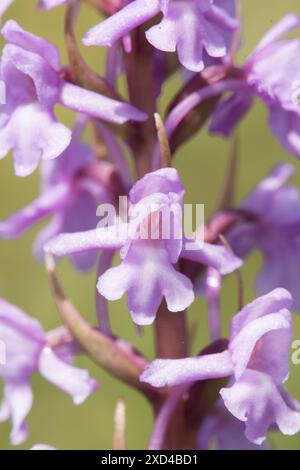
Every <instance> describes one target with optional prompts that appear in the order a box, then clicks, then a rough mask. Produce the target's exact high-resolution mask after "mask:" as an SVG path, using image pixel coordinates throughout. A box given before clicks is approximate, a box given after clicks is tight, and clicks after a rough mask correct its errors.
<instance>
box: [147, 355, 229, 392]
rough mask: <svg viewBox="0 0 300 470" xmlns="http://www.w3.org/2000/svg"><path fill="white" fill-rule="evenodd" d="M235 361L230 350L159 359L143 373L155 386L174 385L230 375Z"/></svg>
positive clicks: (148, 381)
mask: <svg viewBox="0 0 300 470" xmlns="http://www.w3.org/2000/svg"><path fill="white" fill-rule="evenodd" d="M232 373H233V363H232V361H231V356H230V353H229V352H228V351H224V352H222V353H219V354H209V355H206V356H198V357H189V358H186V359H157V360H156V361H154V362H152V364H150V366H149V367H148V368H147V369H146V370H145V372H144V373H143V374H142V375H141V378H140V380H141V381H142V382H146V383H149V384H150V385H152V386H153V387H166V386H169V387H172V386H174V385H180V384H185V383H192V382H196V381H198V380H206V379H215V378H221V377H228V376H230V375H231V374H232Z"/></svg>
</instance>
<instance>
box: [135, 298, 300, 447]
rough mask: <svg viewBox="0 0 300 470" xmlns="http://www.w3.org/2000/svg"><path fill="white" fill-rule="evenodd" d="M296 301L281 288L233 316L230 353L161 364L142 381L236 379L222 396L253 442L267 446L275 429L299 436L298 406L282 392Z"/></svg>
mask: <svg viewBox="0 0 300 470" xmlns="http://www.w3.org/2000/svg"><path fill="white" fill-rule="evenodd" d="M292 303H293V301H292V297H291V295H290V293H289V292H288V291H286V290H285V289H275V290H274V291H272V292H270V293H269V294H267V295H265V296H263V297H260V298H258V299H256V300H254V301H253V302H252V303H251V304H248V305H247V306H246V307H244V308H243V309H242V310H241V311H240V312H239V313H238V314H237V315H235V316H234V317H233V319H232V321H231V334H230V340H229V344H228V348H227V349H226V350H225V351H224V352H222V353H218V354H210V355H204V356H198V357H193V358H186V359H178V360H163V359H159V360H156V361H154V362H153V363H152V364H151V365H150V366H149V368H148V369H147V370H146V371H145V372H144V374H143V375H142V376H141V380H142V381H143V382H147V383H150V384H151V385H153V386H155V387H164V386H174V385H179V384H186V383H192V382H194V381H198V380H207V379H212V378H221V377H228V376H232V377H233V385H232V386H231V387H226V388H222V389H221V391H220V394H221V397H222V398H223V401H224V404H225V406H226V408H227V409H228V410H229V411H230V413H231V414H232V415H233V416H235V417H236V418H237V419H239V420H240V421H243V422H245V426H246V431H245V434H246V437H247V438H248V439H249V441H250V442H253V443H254V444H257V445H260V444H262V442H263V441H264V439H265V437H266V433H267V431H268V429H269V428H270V427H271V426H273V425H277V427H278V428H279V429H280V431H281V432H282V433H283V434H288V435H291V434H295V433H297V432H299V431H300V413H298V412H297V411H296V409H295V408H296V402H295V401H294V400H293V399H292V398H290V397H289V396H288V394H287V392H286V391H285V390H284V389H283V388H282V383H283V382H284V381H285V380H286V379H287V377H288V373H289V351H290V344H291V338H292V318H291V313H290V309H291V307H292Z"/></svg>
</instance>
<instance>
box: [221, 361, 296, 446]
mask: <svg viewBox="0 0 300 470" xmlns="http://www.w3.org/2000/svg"><path fill="white" fill-rule="evenodd" d="M220 394H221V396H222V398H223V400H224V403H225V406H226V407H227V408H228V410H229V411H230V412H231V413H232V414H233V415H234V416H235V417H236V418H237V419H239V420H241V421H244V422H245V423H246V432H245V433H246V437H247V438H248V439H249V441H251V442H253V443H255V444H258V445H260V444H262V442H263V441H264V440H265V438H266V433H267V431H268V429H269V428H270V427H271V426H272V425H274V424H277V426H278V427H279V429H280V431H281V432H282V433H283V434H287V435H293V434H296V433H297V432H299V431H300V413H298V412H296V411H295V410H294V409H292V408H291V407H290V406H289V405H288V404H287V403H286V401H285V399H284V397H283V395H282V394H281V393H280V390H279V389H278V388H277V387H276V385H275V383H274V382H273V380H272V378H271V377H270V376H269V375H267V374H263V373H261V372H257V371H252V370H247V371H246V373H245V374H244V375H243V376H242V377H241V378H240V380H239V381H238V382H236V383H235V384H234V385H233V386H232V387H230V388H223V389H222V390H221V391H220Z"/></svg>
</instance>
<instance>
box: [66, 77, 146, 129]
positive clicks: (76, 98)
mask: <svg viewBox="0 0 300 470" xmlns="http://www.w3.org/2000/svg"><path fill="white" fill-rule="evenodd" d="M60 102H61V103H62V104H63V105H64V106H66V107H67V108H70V109H72V110H73V111H77V112H80V113H84V114H88V115H89V116H93V117H96V118H99V119H103V120H104V121H108V122H113V123H116V124H124V123H125V122H127V121H130V120H132V121H145V120H146V119H147V115H146V114H145V113H143V112H142V111H139V110H138V109H137V108H135V107H134V106H132V105H131V104H128V103H122V102H121V101H116V100H113V99H111V98H107V97H106V96H103V95H100V94H99V93H95V92H94V91H90V90H85V89H84V88H80V87H78V86H76V85H72V84H71V83H66V82H64V83H63V85H62V87H61V93H60Z"/></svg>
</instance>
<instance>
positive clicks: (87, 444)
mask: <svg viewBox="0 0 300 470" xmlns="http://www.w3.org/2000/svg"><path fill="white" fill-rule="evenodd" d="M36 4H37V0H15V3H14V5H13V6H12V7H11V8H10V10H9V11H8V13H7V14H6V15H5V18H4V20H6V19H8V18H14V19H15V20H17V21H18V22H19V23H20V24H21V25H22V26H23V27H24V28H25V29H28V30H30V31H32V32H34V33H35V34H38V35H41V36H43V37H45V38H47V39H48V40H49V41H52V42H53V43H54V44H56V45H57V46H58V47H59V49H60V52H61V57H62V61H63V62H64V61H65V60H66V55H65V51H64V43H63V14H64V8H63V7H60V8H57V9H55V10H52V11H50V12H39V13H38V12H36V10H35V7H36ZM241 4H242V7H243V21H244V26H243V41H244V45H243V49H242V52H241V54H240V57H239V60H240V61H242V60H243V58H244V57H245V56H246V55H247V54H248V53H249V52H250V51H251V50H252V49H253V47H254V46H255V44H256V43H257V41H258V40H259V39H260V38H261V36H262V34H264V32H265V31H266V30H267V29H268V28H270V27H271V26H272V24H273V23H274V22H275V21H277V20H278V19H280V18H281V17H282V16H283V15H284V14H286V13H288V12H295V13H298V14H300V6H299V0H285V1H284V2H282V0H241ZM98 21H99V17H98V16H97V14H96V13H95V11H93V10H92V9H91V8H88V7H87V6H83V7H82V10H81V13H80V17H79V22H78V25H77V35H78V38H81V37H82V35H83V34H84V33H85V32H86V31H87V30H88V29H89V28H90V27H91V26H92V25H94V24H95V23H97V22H98ZM0 45H1V47H2V45H3V42H1V41H0ZM82 51H83V53H84V55H85V57H86V58H87V61H88V62H89V64H91V65H92V66H93V67H94V68H97V70H98V71H100V72H101V70H103V64H104V51H103V50H101V49H99V48H82ZM299 60H300V58H299ZM277 66H278V67H280V64H277ZM299 79H300V77H299ZM176 86H178V81H177V80H175V79H172V80H171V81H170V82H169V83H167V85H166V87H165V90H164V98H163V100H162V107H163V106H164V104H166V103H167V100H168V98H170V97H171V96H172V95H173V94H174V92H175V90H176ZM57 112H58V115H59V117H60V118H61V119H63V120H64V121H65V122H66V123H67V124H68V125H71V123H72V115H71V114H70V113H66V112H64V111H62V110H61V109H57ZM266 118H267V113H266V110H265V109H264V108H263V106H262V105H260V104H259V103H256V105H255V107H254V109H253V110H252V112H251V113H250V114H249V115H248V116H247V118H246V119H245V120H244V121H243V122H242V124H241V126H240V135H241V142H242V146H241V155H240V168H239V180H238V200H240V199H241V198H243V197H244V196H245V195H246V193H247V192H248V191H249V190H250V189H251V188H252V187H253V186H254V185H255V184H256V183H257V181H258V180H259V179H260V178H262V177H263V176H264V175H265V174H266V173H267V172H268V171H269V170H270V168H271V167H272V166H273V165H274V164H276V163H278V162H279V161H281V160H285V161H290V162H291V163H293V164H294V165H295V167H296V170H297V176H296V177H295V182H296V183H298V184H300V171H299V170H300V165H299V163H298V161H297V160H296V159H295V158H294V157H292V156H290V155H288V154H286V153H285V152H284V151H283V150H282V148H281V147H280V146H279V144H278V143H277V142H276V141H275V140H274V139H273V137H272V136H271V134H270V132H269V130H268V126H267V119H266ZM228 153H229V143H228V142H225V141H223V140H221V139H219V138H216V137H210V136H208V135H207V134H206V132H202V133H200V134H199V135H198V136H197V137H196V138H194V139H193V140H192V141H190V142H189V143H188V144H187V145H186V146H185V147H184V148H182V149H181V151H180V152H178V154H177V156H176V161H175V165H176V166H177V168H178V169H179V171H180V174H181V176H182V179H183V182H184V184H185V187H186V202H193V203H196V202H198V203H204V204H205V211H206V216H209V214H210V213H211V211H212V210H213V209H214V207H215V203H216V201H217V199H218V195H219V191H220V188H221V185H222V181H223V178H224V174H225V170H226V161H227V156H228ZM298 167H299V168H298ZM0 186H1V203H0V220H3V219H5V218H6V217H8V216H9V215H10V214H11V213H13V212H14V211H16V210H17V209H19V208H21V207H23V206H24V205H25V204H27V203H29V202H30V201H31V200H32V199H33V198H34V197H36V195H37V193H38V190H39V177H38V174H37V173H35V174H34V175H32V176H30V177H28V178H26V179H18V178H16V177H15V176H14V174H13V169H12V159H11V157H10V156H8V157H7V158H6V159H5V160H3V161H2V162H1V163H0ZM40 228H41V227H38V228H36V229H34V230H31V231H30V232H29V233H27V234H26V235H25V236H24V237H23V238H22V239H21V240H14V241H0V296H1V297H3V298H5V299H7V300H8V301H10V302H12V303H15V304H17V305H19V306H20V307H21V308H23V309H24V310H25V311H26V312H28V313H29V314H30V315H32V316H34V317H36V318H38V319H39V320H40V321H41V323H42V324H43V326H44V327H45V328H46V329H51V328H55V327H56V326H58V325H59V319H58V315H57V312H56V309H55V306H54V304H53V300H52V298H51V295H50V292H49V288H48V284H47V279H46V276H45V273H44V269H43V266H41V265H40V264H38V262H36V261H35V259H34V258H33V257H32V254H31V245H32V241H33V239H34V237H35V235H36V233H37V231H38V230H39V229H40ZM260 263H261V259H260V256H259V255H258V254H254V255H253V256H252V258H251V259H250V260H248V261H247V263H246V265H245V267H244V268H243V276H244V281H245V293H246V301H249V300H251V299H252V298H253V295H254V291H253V279H254V274H255V273H256V272H257V270H258V268H259V266H260ZM299 269H300V267H299ZM59 272H60V276H61V279H62V280H63V283H64V286H65V288H66V290H67V292H68V295H69V296H70V298H71V299H72V300H73V302H74V303H75V304H76V306H77V307H78V309H79V310H80V311H81V312H82V314H84V315H85V317H86V318H88V319H90V321H91V322H94V321H95V308H94V297H95V292H94V291H95V279H96V275H95V273H91V274H89V275H84V276H82V275H79V274H78V273H76V272H75V271H74V269H73V268H72V267H71V266H70V264H69V263H68V261H65V260H64V261H62V262H61V263H60V267H59ZM236 303H237V302H236V284H235V279H234V276H233V277H231V278H228V279H226V281H225V285H224V288H223V294H222V310H223V311H222V315H223V318H224V334H226V332H227V330H228V324H229V319H230V317H231V316H232V315H233V314H234V312H235V311H236ZM110 311H111V318H112V323H113V328H114V331H115V332H116V334H119V335H120V336H122V337H124V338H125V339H127V340H129V341H131V342H133V343H134V344H135V345H136V347H138V348H139V349H140V350H142V351H143V352H144V353H145V354H146V355H147V356H148V357H149V358H152V357H153V341H152V331H151V328H146V329H145V330H144V333H143V335H142V336H140V337H137V336H136V334H135V329H134V327H133V324H132V322H131V320H130V318H129V315H128V312H127V309H126V303H125V301H123V300H122V301H120V302H115V303H113V304H111V305H110ZM189 320H190V322H191V323H193V324H194V322H197V325H198V330H197V337H196V340H195V345H196V350H199V349H200V348H201V347H203V346H204V345H206V344H207V341H208V331H207V319H206V307H205V303H204V302H203V300H201V299H198V300H197V301H196V302H195V303H194V305H193V306H192V308H191V309H190V312H189ZM294 322H295V338H300V321H299V317H295V319H294ZM77 363H78V364H79V365H81V366H84V367H87V368H88V369H89V370H90V373H91V375H92V376H94V377H95V378H97V379H98V380H99V381H100V383H101V388H100V390H99V391H98V392H97V393H95V394H94V395H92V396H91V397H90V398H89V399H88V400H87V401H86V402H85V403H84V404H83V405H81V406H79V407H76V406H74V405H73V404H72V402H71V400H70V398H69V397H67V396H65V395H64V394H63V393H62V392H60V391H59V390H57V389H56V388H54V387H53V386H52V385H50V384H49V383H47V382H46V381H44V380H43V379H42V378H41V377H39V376H38V375H36V376H34V377H33V381H32V382H33V388H34V393H35V400H34V406H33V408H32V411H31V413H30V416H29V418H28V423H29V425H30V437H29V440H28V441H27V442H26V443H25V444H24V445H23V446H21V447H19V448H24V449H26V448H29V447H31V446H32V445H33V444H35V443H47V444H51V445H53V446H55V447H58V448H60V449H110V448H111V446H112V431H113V413H114V408H115V405H116V401H117V399H118V398H119V397H122V398H123V399H124V400H125V402H126V406H127V440H128V448H130V449H145V448H146V446H147V442H148V439H149V435H150V432H151V425H152V416H151V410H150V409H149V407H148V405H147V403H146V401H145V400H144V399H143V398H142V397H140V396H139V395H138V394H137V393H135V392H133V391H132V390H130V389H128V388H127V387H125V386H123V385H122V384H120V383H118V382H117V381H115V380H113V379H112V378H111V377H109V376H108V375H107V374H105V373H104V372H103V371H102V370H100V369H99V368H97V367H96V366H95V365H94V364H93V363H92V362H91V361H90V360H89V359H85V358H79V359H78V361H77ZM288 388H289V390H290V391H291V392H292V393H293V394H294V395H295V396H296V397H297V398H298V399H300V366H298V367H297V366H292V368H291V377H290V379H289V381H288ZM9 429H10V426H9V424H8V423H5V424H1V425H0V448H1V449H10V448H11V446H10V444H9V438H8V436H9ZM270 439H271V441H272V444H273V445H274V447H275V448H277V449H298V448H300V434H298V435H297V436H294V437H282V436H280V435H278V434H274V435H272V436H271V437H270Z"/></svg>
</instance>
